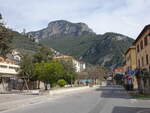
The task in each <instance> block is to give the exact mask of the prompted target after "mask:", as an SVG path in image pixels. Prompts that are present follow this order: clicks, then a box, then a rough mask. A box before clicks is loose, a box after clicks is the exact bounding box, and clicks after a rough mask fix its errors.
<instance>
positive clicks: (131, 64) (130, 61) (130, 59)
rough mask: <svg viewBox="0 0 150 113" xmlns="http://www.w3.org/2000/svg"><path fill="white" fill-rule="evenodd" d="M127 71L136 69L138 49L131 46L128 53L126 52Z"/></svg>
mask: <svg viewBox="0 0 150 113" xmlns="http://www.w3.org/2000/svg"><path fill="white" fill-rule="evenodd" d="M125 62H126V63H125V69H126V70H128V69H131V70H135V69H136V47H135V46H131V47H130V48H129V49H128V50H127V51H126V52H125Z"/></svg>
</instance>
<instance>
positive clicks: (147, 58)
mask: <svg viewBox="0 0 150 113" xmlns="http://www.w3.org/2000/svg"><path fill="white" fill-rule="evenodd" d="M148 63H149V62H148V55H146V64H148Z"/></svg>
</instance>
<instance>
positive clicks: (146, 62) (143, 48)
mask: <svg viewBox="0 0 150 113" xmlns="http://www.w3.org/2000/svg"><path fill="white" fill-rule="evenodd" d="M133 44H134V45H135V46H136V55H137V58H136V60H137V68H140V69H143V68H146V69H147V70H148V71H150V25H147V26H145V27H144V29H143V30H142V32H141V33H140V34H139V36H138V37H137V39H136V40H135V41H134V43H133Z"/></svg>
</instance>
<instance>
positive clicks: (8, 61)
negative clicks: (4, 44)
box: [0, 57, 14, 64]
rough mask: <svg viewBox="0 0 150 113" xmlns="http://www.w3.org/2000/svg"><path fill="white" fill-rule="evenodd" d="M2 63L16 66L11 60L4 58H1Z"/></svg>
mask: <svg viewBox="0 0 150 113" xmlns="http://www.w3.org/2000/svg"><path fill="white" fill-rule="evenodd" d="M0 63H7V64H14V62H13V61H11V60H10V59H4V58H3V57H0Z"/></svg>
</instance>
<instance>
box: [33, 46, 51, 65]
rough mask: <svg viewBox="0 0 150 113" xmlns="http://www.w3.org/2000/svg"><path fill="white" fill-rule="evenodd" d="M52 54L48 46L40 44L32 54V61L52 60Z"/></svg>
mask: <svg viewBox="0 0 150 113" xmlns="http://www.w3.org/2000/svg"><path fill="white" fill-rule="evenodd" d="M52 57H53V54H52V51H51V50H50V48H48V47H46V46H42V47H41V48H40V49H39V50H38V52H37V53H35V55H34V62H38V63H40V62H48V61H50V60H52Z"/></svg>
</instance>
